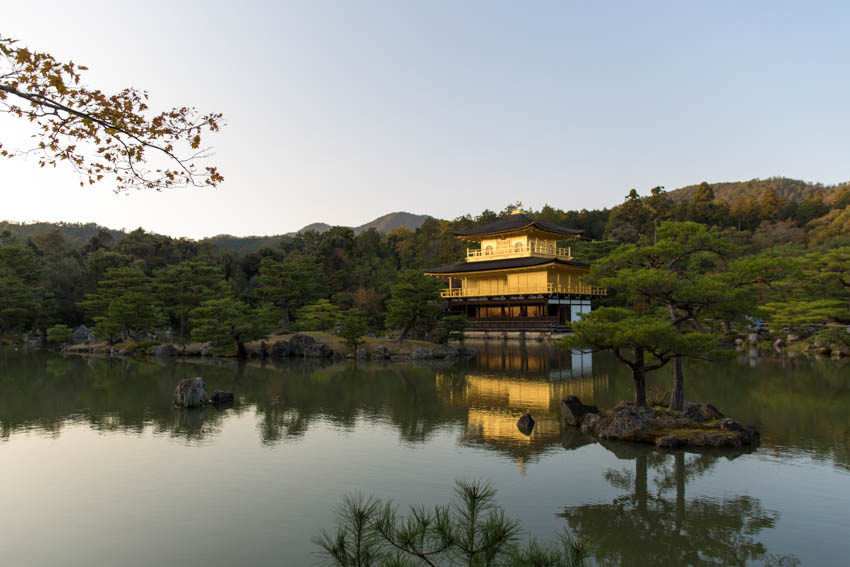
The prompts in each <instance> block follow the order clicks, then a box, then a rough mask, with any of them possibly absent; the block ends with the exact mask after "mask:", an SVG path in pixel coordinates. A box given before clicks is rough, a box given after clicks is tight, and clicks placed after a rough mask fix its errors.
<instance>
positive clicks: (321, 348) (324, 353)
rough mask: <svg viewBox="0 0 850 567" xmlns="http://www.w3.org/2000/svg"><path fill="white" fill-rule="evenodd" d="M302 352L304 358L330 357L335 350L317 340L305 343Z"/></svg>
mask: <svg viewBox="0 0 850 567" xmlns="http://www.w3.org/2000/svg"><path fill="white" fill-rule="evenodd" d="M311 339H312V337H311ZM301 353H302V356H303V357H304V358H330V357H331V356H333V354H334V353H333V351H332V350H331V349H330V348H328V345H326V344H325V343H317V342H313V343H310V344H308V345H305V346H304V347H303V348H302V349H301Z"/></svg>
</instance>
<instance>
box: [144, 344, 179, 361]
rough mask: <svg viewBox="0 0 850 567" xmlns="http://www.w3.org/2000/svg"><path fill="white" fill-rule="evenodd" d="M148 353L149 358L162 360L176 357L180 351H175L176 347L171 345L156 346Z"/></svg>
mask: <svg viewBox="0 0 850 567" xmlns="http://www.w3.org/2000/svg"><path fill="white" fill-rule="evenodd" d="M149 352H150V355H151V356H159V357H163V358H165V357H169V356H177V355H178V354H180V351H178V350H177V347H176V346H174V345H173V344H171V343H165V344H161V345H156V346H155V347H153V348H152V349H151V350H150V351H149Z"/></svg>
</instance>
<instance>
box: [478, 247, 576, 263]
mask: <svg viewBox="0 0 850 567" xmlns="http://www.w3.org/2000/svg"><path fill="white" fill-rule="evenodd" d="M525 256H539V257H543V258H546V257H555V258H563V259H564V260H572V259H573V255H572V248H571V247H568V248H557V247H555V246H554V245H553V246H519V247H517V246H500V247H498V248H491V249H489V250H488V249H486V248H485V249H483V250H482V249H479V248H467V249H466V261H467V262H477V261H481V260H496V259H499V258H522V257H525Z"/></svg>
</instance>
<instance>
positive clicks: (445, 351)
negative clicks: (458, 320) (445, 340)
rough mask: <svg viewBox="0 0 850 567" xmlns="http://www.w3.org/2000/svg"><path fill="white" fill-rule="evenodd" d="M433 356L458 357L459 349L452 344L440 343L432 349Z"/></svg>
mask: <svg viewBox="0 0 850 567" xmlns="http://www.w3.org/2000/svg"><path fill="white" fill-rule="evenodd" d="M431 356H433V357H434V358H457V357H458V351H457V349H456V348H455V347H453V346H452V345H440V346H438V347H435V348H434V349H433V350H431Z"/></svg>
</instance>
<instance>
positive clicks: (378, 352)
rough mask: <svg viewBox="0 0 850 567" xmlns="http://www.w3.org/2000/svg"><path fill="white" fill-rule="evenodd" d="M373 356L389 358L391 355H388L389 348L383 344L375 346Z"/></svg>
mask: <svg viewBox="0 0 850 567" xmlns="http://www.w3.org/2000/svg"><path fill="white" fill-rule="evenodd" d="M375 356H376V357H377V358H389V357H390V356H391V355H390V349H388V348H387V347H385V346H384V345H378V346H377V347H376V348H375Z"/></svg>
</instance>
